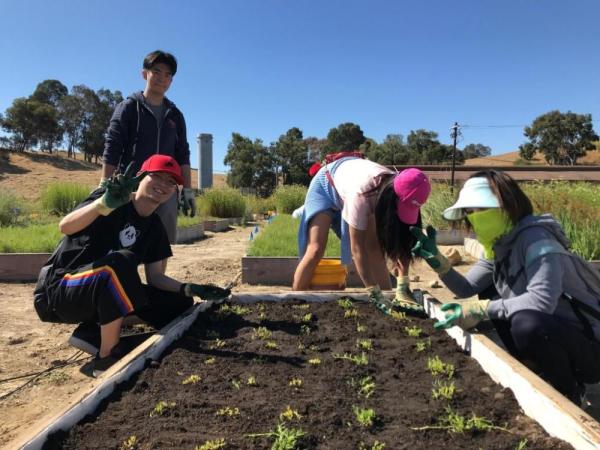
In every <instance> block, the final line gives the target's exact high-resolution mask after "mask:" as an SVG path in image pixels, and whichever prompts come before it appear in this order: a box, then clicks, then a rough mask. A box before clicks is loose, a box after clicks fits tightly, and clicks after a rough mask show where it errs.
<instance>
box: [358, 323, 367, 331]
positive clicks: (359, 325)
mask: <svg viewBox="0 0 600 450" xmlns="http://www.w3.org/2000/svg"><path fill="white" fill-rule="evenodd" d="M365 331H367V327H366V326H364V325H361V324H360V323H358V322H357V323H356V332H357V333H364V332H365Z"/></svg>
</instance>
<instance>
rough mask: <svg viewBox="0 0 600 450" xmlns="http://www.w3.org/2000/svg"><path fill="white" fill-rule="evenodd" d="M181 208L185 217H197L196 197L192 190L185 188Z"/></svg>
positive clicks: (182, 192)
mask: <svg viewBox="0 0 600 450" xmlns="http://www.w3.org/2000/svg"><path fill="white" fill-rule="evenodd" d="M180 206H181V209H182V210H183V214H184V215H186V216H187V215H188V211H189V216H190V217H194V216H195V215H196V196H195V195H194V190H193V189H192V188H186V187H184V188H183V190H182V191H181V200H180Z"/></svg>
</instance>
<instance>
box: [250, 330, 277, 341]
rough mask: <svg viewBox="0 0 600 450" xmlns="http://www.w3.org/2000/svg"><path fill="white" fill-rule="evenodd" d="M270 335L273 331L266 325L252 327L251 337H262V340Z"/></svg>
mask: <svg viewBox="0 0 600 450" xmlns="http://www.w3.org/2000/svg"><path fill="white" fill-rule="evenodd" d="M272 335H273V333H272V332H271V331H270V330H269V329H268V328H267V327H258V328H255V329H254V336H253V338H254V339H262V340H263V341H264V340H267V339H269V338H270V337H271V336H272Z"/></svg>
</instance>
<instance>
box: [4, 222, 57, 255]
mask: <svg viewBox="0 0 600 450" xmlns="http://www.w3.org/2000/svg"><path fill="white" fill-rule="evenodd" d="M61 238H62V234H61V232H60V231H59V229H58V221H56V222H51V223H46V224H33V225H29V226H26V227H20V226H9V227H2V228H0V253H50V252H52V251H53V250H54V249H55V248H56V246H57V245H58V242H59V241H60V239H61Z"/></svg>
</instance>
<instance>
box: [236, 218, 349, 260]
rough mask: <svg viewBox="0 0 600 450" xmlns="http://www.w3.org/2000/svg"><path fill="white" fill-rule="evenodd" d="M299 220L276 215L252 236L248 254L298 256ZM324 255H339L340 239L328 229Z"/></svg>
mask: <svg viewBox="0 0 600 450" xmlns="http://www.w3.org/2000/svg"><path fill="white" fill-rule="evenodd" d="M299 224H300V222H299V221H298V220H296V219H293V218H292V217H291V216H289V215H287V214H284V215H278V216H276V217H275V219H274V220H273V221H272V223H271V224H270V225H268V226H266V227H264V228H263V229H260V231H259V233H258V234H257V235H256V236H255V237H254V239H253V241H252V244H251V245H250V248H249V249H248V256H298V244H297V241H298V227H299ZM325 256H328V257H338V258H339V256H340V240H339V239H338V238H337V236H336V235H335V233H334V232H333V231H331V230H330V231H329V237H328V239H327V249H326V250H325Z"/></svg>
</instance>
